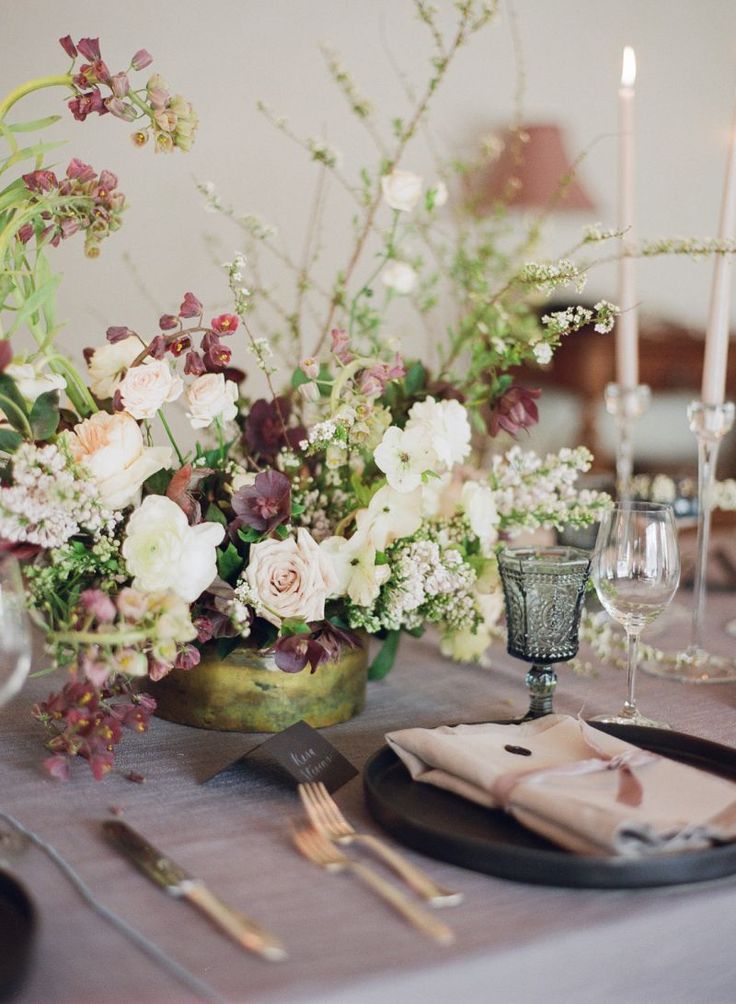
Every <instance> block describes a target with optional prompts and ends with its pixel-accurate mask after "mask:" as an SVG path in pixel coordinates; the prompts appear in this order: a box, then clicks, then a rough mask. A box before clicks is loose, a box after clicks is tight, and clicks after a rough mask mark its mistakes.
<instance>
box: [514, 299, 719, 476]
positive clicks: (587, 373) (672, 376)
mask: <svg viewBox="0 0 736 1004" xmlns="http://www.w3.org/2000/svg"><path fill="white" fill-rule="evenodd" d="M549 309H557V308H556V307H555V308H547V310H545V313H546V312H549ZM703 350H704V344H703V334H702V332H700V331H696V330H694V329H692V328H686V327H684V326H682V325H678V324H674V323H668V322H664V321H655V320H646V319H643V320H642V323H641V325H640V335H639V370H640V376H639V379H640V380H641V382H642V383H645V384H648V385H649V386H650V387H651V389H652V394H653V395H656V394H658V393H660V392H662V391H682V392H690V393H692V396H693V398H694V399H695V398H699V397H700V383H701V379H702V373H703ZM614 373H615V344H614V337H613V334H608V335H603V334H600V333H599V332H597V331H593V329H592V328H591V327H588V328H583V329H582V330H581V331H578V332H576V333H575V334H573V335H568V336H567V337H566V338H564V339H563V341H562V344H561V345H560V347H559V348H558V349H557V351H556V352H555V355H554V358H553V360H552V362H551V363H550V364H549V365H548V366H544V367H542V366H521V367H518V368H517V369H516V370H515V371H514V382H518V383H521V384H523V385H524V386H527V387H542V388H545V387H556V388H559V389H562V390H566V391H568V392H571V393H573V394H574V395H575V396H576V397H577V398H578V400H579V402H580V427H579V432H578V436H577V439H576V442H579V443H581V444H583V445H585V446H587V447H588V448H589V449H590V450H591V451H592V452H593V455H594V457H595V468H594V469H595V470H598V471H600V470H608V469H610V467H611V466H612V461H613V458H612V457H610V456H607V455H606V452H605V450H604V449H603V447H602V445H601V442H600V439H599V435H598V428H597V425H598V415H599V414H600V407H601V402H602V400H603V392H604V390H605V387H606V384H607V383H609V382H610V381H611V380H613V379H614ZM726 394H727V398H728V399H730V400H734V399H736V336H733V337H732V347H731V352H730V354H729V359H728V376H727V381H726ZM642 421H644V422H646V416H645V417H644V418H643V419H642ZM721 456H722V468H723V469H722V470H721V471H720V472H719V475H720V476H721V477H727V476H734V472H735V471H736V463H735V462H734V461H735V459H736V458H734V457H733V451H732V450H729V449H728V444H727V443H726V444H724V449H723V450H722V454H721Z"/></svg>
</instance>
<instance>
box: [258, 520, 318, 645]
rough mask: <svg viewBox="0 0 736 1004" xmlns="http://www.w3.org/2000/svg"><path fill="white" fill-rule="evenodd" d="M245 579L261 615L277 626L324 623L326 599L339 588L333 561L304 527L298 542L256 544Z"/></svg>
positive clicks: (291, 538) (289, 539)
mask: <svg viewBox="0 0 736 1004" xmlns="http://www.w3.org/2000/svg"><path fill="white" fill-rule="evenodd" d="M245 577H246V579H247V581H248V584H249V586H250V587H251V589H252V591H253V594H254V596H255V598H256V601H257V602H258V607H257V612H258V614H259V616H261V617H264V618H265V619H266V620H267V621H270V622H271V623H272V624H275V625H276V627H280V626H281V622H282V620H284V619H285V618H292V617H293V618H296V619H298V620H303V621H321V620H323V619H324V616H325V600H326V599H327V597H328V596H330V595H331V594H332V593H334V591H335V589H336V586H337V580H336V576H335V572H334V569H333V567H332V562H331V561H330V560H329V559H328V557H327V555H326V554H324V553H323V552H322V551H321V550H320V548H319V545H318V544H317V543H316V541H315V540H313V539H312V537H311V536H310V534H309V531H308V530H305V529H304V527H299V529H298V530H297V535H296V539H295V538H294V537H287V538H286V540H273V539H271V540H264V541H261V543H260V544H254V545H253V546H252V547H251V549H250V561H249V562H248V567H247V568H246V570H245Z"/></svg>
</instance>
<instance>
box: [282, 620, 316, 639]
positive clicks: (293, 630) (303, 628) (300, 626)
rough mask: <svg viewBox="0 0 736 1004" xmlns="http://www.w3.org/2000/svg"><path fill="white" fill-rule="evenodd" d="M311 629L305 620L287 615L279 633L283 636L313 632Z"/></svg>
mask: <svg viewBox="0 0 736 1004" xmlns="http://www.w3.org/2000/svg"><path fill="white" fill-rule="evenodd" d="M311 633H312V632H311V630H310V627H309V625H308V624H305V623H304V621H300V620H297V619H295V618H292V617H287V618H286V620H283V621H282V622H281V628H280V630H279V634H280V635H281V636H282V637H284V638H285V637H286V636H287V635H291V634H311Z"/></svg>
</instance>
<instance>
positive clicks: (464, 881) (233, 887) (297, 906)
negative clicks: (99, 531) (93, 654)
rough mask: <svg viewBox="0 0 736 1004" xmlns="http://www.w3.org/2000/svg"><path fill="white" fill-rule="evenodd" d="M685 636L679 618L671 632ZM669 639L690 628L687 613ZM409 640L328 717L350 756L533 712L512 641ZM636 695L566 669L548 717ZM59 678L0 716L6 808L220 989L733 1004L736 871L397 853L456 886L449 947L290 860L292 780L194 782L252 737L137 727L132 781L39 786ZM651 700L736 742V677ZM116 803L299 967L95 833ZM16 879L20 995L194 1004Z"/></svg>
mask: <svg viewBox="0 0 736 1004" xmlns="http://www.w3.org/2000/svg"><path fill="white" fill-rule="evenodd" d="M686 599H687V598H686ZM708 613H709V618H710V623H709V630H710V633H711V637H712V638H713V639H714V641H715V640H716V637H717V635H718V637H717V644H714V647H720V648H721V651H723V652H728V651H730V650H732V649H733V648H734V647H736V642H734V640H733V639H730V640H729V639H727V638H726V637H725V635H722V633H719V629H720V627H721V626H722V625H723V623H724V622H725V621H726V620H727V619H728V618H729V617H734V616H736V597H734V596H733V595H725V594H715V593H713V594H712V595H711V597H710V598H709V604H708ZM676 620H677V618H675V621H676ZM677 627H678V625H677V624H675V630H672V629H671V627H670V628H668V629H667V631H666V632H665V633H666V635H667V637H668V640H671V639H672V638H673V637H674V636H675V635H676V633H677ZM679 630H680V633H681V634H684V633H686V625H685V624H680V625H679ZM658 640H659V643H662V641H661V639H658ZM402 646H403V648H402V651H401V652H400V655H399V660H398V664H397V666H396V667H395V669H394V671H393V672H392V673H391V675H390V676H389V677H388V678H387V679H386V680H385V681H382V682H380V683H374V684H370V686H369V695H368V706H367V708H366V710H365V712H364V713H363V714H362V715H360V716H359V717H358V718H356V719H354V720H353V721H352V722H349V723H346V724H345V725H341V726H337V727H334V728H332V729H329V730H327V734H328V736H329V738H330V739H331V740H332V742H334V744H335V745H336V746H337V747H338V748H339V749H340V750H342V751H343V752H344V753H345V754H346V755H347V756H348V757H349V758H350V759H351V760H352V761H353V762H354V763H355V765H356V766H357V767H359V768H360V767H362V765H363V763H364V762H365V760H366V759H367V758H368V756H369V755H370V754H371V753H373V752H374V750H376V749H377V748H378V747H379V746H380V745H381V744H382V742H383V735H384V733H385V732H386V731H388V730H389V729H395V728H400V727H404V726H409V725H422V726H433V725H437V724H440V723H443V722H448V721H461V720H465V721H480V720H483V719H491V718H504V717H513V716H514V715H518V714H519V713H521V712H522V711H523V710H525V707H526V696H525V692H524V686H523V679H522V678H523V668H522V667H521V665H520V664H519V663H515V662H514V660H511V659H509V658H508V657H507V656H506V654H505V653H504V652H502V651H496V650H492V651H491V662H492V666H491V667H490V668H481V667H468V666H457V665H453V664H452V663H450V662H448V661H446V660H445V659H443V658H442V657H441V656H440V655H439V654H438V652H437V648H436V645H435V644H434V641H433V639H431V638H424V639H421V640H413V639H406V640H405V642H402ZM624 687H625V680H624V674H623V673H621V672H618V671H615V670H601V672H600V675H599V676H598V677H597V678H596V679H590V678H580V677H576V676H574V675H573V674H572V673H571V672H570V670H569V669H567V668H562V669H561V671H560V685H559V688H558V696H557V699H556V705H557V710H559V711H561V712H567V713H570V714H577V713H578V712H579V711H580V710H581V709H583V710H584V713H585V714H591V715H592V714H596V713H598V712H601V711H604V710H610V709H611V708H612V707H614V706H616V707H617V706H618V705H619V704H620V703H621V700H622V697H623V692H624ZM48 689H49V680H48V679H40V680H34V681H31V683H30V684H29V685H28V687H27V688H26V691H25V692H24V694H23V695H22V699H21V698H18V699H16V700H15V702H14V703H13V704H11V705H9V706H8V707H7V708H5V709H3V710H2V711H0V791H1V792H2V796H1V797H0V808H2V809H4V810H5V811H6V812H10V813H12V814H14V815H15V816H17V817H18V818H19V819H20V820H21V821H22V822H23V823H24V824H25V825H26V826H28V827H30V828H31V829H33V830H34V831H36V832H37V833H38V834H39V835H41V836H42V837H44V838H45V839H46V840H48V841H50V842H51V843H53V844H54V845H55V846H56V848H57V849H58V850H59V851H60V852H61V853H62V854H63V855H64V857H65V858H66V859H67V860H68V861H69V862H71V864H72V865H73V866H74V867H75V868H76V869H77V870H78V871H79V872H80V874H81V875H82V876H83V877H84V879H85V880H86V881H87V882H88V884H89V885H90V886H91V887H92V889H93V891H94V892H95V894H96V896H97V897H98V898H99V899H100V900H101V901H103V902H104V903H105V904H106V905H107V906H109V907H110V908H112V909H113V910H115V911H116V912H117V913H118V914H119V915H121V916H122V917H124V918H125V919H126V920H127V921H129V922H130V923H132V924H133V925H135V926H136V927H137V928H138V929H139V930H141V931H142V932H144V933H145V934H146V935H147V936H148V937H150V938H151V939H153V940H154V941H156V942H157V943H158V944H159V945H160V946H161V947H162V948H163V949H164V950H165V951H167V952H168V953H169V954H170V955H172V956H173V957H175V958H176V959H178V960H179V961H180V962H182V963H183V964H184V965H185V966H187V968H189V969H190V970H191V971H192V972H193V973H195V974H196V975H197V976H199V977H200V978H201V979H204V980H205V981H207V982H208V983H210V984H211V985H212V986H214V987H215V988H216V989H217V991H218V992H219V993H220V994H222V995H223V996H224V997H225V998H227V999H228V1000H233V1001H249V1002H250V1001H256V1002H264V1004H268V1002H270V1004H274V1002H278V1004H284V1002H291V1001H294V1002H317V1001H319V1002H321V1004H338V1002H340V1004H345V1002H347V1004H373V1002H376V1004H378V1002H379V1001H380V1002H382V1004H383V1002H386V1001H391V1002H395V1001H400V1002H419V1001H422V1002H438V1004H439V1002H443V1004H444V1002H450V1001H456V1000H462V1001H465V1002H489V1001H490V1002H494V1004H495V1002H498V1004H531V1002H537V1001H544V1002H545V1004H558V1002H559V1004H562V1002H566V1004H577V1002H580V1004H582V1002H585V1004H588V1002H590V1001H591V1000H593V1001H596V1002H608V1001H616V1002H618V1004H623V1002H626V1004H632V1002H633V1004H637V1002H642V1004H643V1002H647V1004H658V1002H661V1004H665V1002H667V1004H680V1002H682V1004H685V1002H687V1004H693V1002H696V1001H697V1002H707V1004H726V1002H730V1001H733V1000H734V998H735V997H736V986H735V985H734V962H733V952H734V947H733V946H734V944H735V943H736V879H733V880H732V879H725V880H721V881H718V882H713V883H709V884H708V885H707V886H692V887H673V888H668V889H652V890H646V889H645V890H634V891H597V890H571V889H556V888H552V887H532V886H524V885H521V884H517V883H513V882H508V881H504V880H501V879H496V878H493V877H490V876H485V875H479V874H475V873H473V872H470V871H466V870H463V869H460V868H456V867H454V866H451V865H448V864H444V863H441V862H435V861H432V860H430V859H427V858H423V857H421V856H420V855H418V854H416V853H414V852H411V851H407V855H408V856H409V857H410V858H411V859H412V860H415V861H416V862H417V863H420V864H421V865H423V866H424V867H425V868H426V870H427V871H429V872H430V873H431V874H432V875H433V876H434V877H435V878H437V879H438V880H439V881H440V882H442V883H444V884H446V885H448V886H452V887H455V888H458V889H460V890H461V891H462V892H463V893H464V894H465V903H464V904H463V905H462V906H460V907H457V908H455V909H452V910H446V911H444V912H443V913H442V916H443V918H444V919H446V920H447V921H448V922H449V923H450V924H451V925H452V926H453V927H454V929H455V931H456V932H457V944H456V945H454V946H453V947H451V948H447V949H443V948H439V947H438V946H436V945H434V944H432V943H430V942H425V941H424V940H423V939H422V938H421V937H420V936H418V935H417V934H415V933H414V932H413V931H412V930H411V929H409V928H408V927H407V926H405V925H404V923H403V922H402V921H401V920H399V919H396V918H395V917H394V915H393V914H392V913H390V912H389V911H388V910H387V909H386V908H385V907H384V906H383V905H382V904H381V903H380V902H379V901H377V900H375V901H374V900H373V899H372V897H371V896H370V894H369V893H368V892H367V891H365V890H364V889H363V888H362V887H361V886H359V885H358V883H357V882H354V881H353V880H352V879H350V878H348V877H342V876H339V877H333V876H328V875H326V874H325V873H323V872H322V871H320V870H318V869H317V868H316V867H315V866H313V865H311V864H310V863H308V862H306V861H305V860H303V859H302V858H301V857H299V856H298V855H297V853H296V852H295V851H294V850H293V848H292V847H291V844H290V837H289V832H290V826H291V825H292V823H293V821H294V820H298V819H300V818H301V812H300V807H299V803H298V799H297V796H296V794H295V793H294V792H293V791H289V790H288V789H286V788H280V787H278V786H275V785H274V784H273V783H269V782H267V781H265V780H263V779H259V778H256V777H251V778H249V779H248V780H247V781H245V782H243V783H242V784H238V785H235V786H227V787H215V788H213V787H211V786H207V787H202V786H200V784H199V783H198V782H199V779H200V778H202V777H204V776H206V775H207V774H208V773H210V772H212V771H213V770H215V769H216V768H217V767H218V766H220V765H222V764H224V763H225V762H227V761H228V760H229V759H234V758H236V757H237V756H238V755H239V754H241V753H242V752H244V751H245V750H247V749H248V748H249V747H251V746H252V745H253V744H254V742H255V741H257V738H256V739H254V737H251V736H244V735H237V734H232V733H214V732H204V731H199V730H195V729H188V728H185V727H181V726H176V725H171V724H169V723H166V722H160V721H155V722H154V724H153V727H152V729H151V731H150V732H149V733H148V734H147V735H145V736H135V735H133V734H131V735H130V736H129V737H127V738H126V740H125V741H124V743H123V744H122V747H121V750H120V754H119V768H120V772H119V773H115V774H113V775H111V776H109V777H108V778H107V779H105V780H104V781H102V782H95V781H94V780H93V779H92V777H91V775H90V774H89V772H88V770H87V768H86V765H81V764H80V765H77V767H76V769H75V771H74V780H73V781H72V782H70V783H68V784H60V783H58V782H55V781H53V780H51V779H49V778H46V777H45V776H44V775H43V774H42V773H41V770H40V768H39V761H40V758H41V756H42V753H43V751H42V749H41V746H40V737H41V734H40V731H39V727H38V726H37V725H36V724H35V723H34V722H32V721H31V720H30V716H29V715H28V713H27V711H28V706H29V704H30V703H31V701H32V700H33V699H38V698H39V697H42V696H45V693H46V692H47V690H48ZM640 700H641V704H642V707H643V709H644V710H645V711H649V712H651V713H655V714H656V715H657V716H658V717H661V718H663V719H665V720H668V721H670V722H671V723H672V725H673V726H675V727H677V728H679V729H681V730H683V731H689V732H692V733H695V734H698V735H702V736H705V737H707V738H710V739H714V740H716V741H719V742H724V743H727V744H735V743H736V685H719V686H712V685H709V686H701V687H697V686H688V685H683V684H676V683H672V682H669V681H662V680H659V679H654V678H652V677H647V676H642V678H641V686H640ZM128 771H136V772H139V773H141V774H143V775H145V777H146V781H145V783H143V784H134V783H131V782H130V781H128V780H126V779H125V777H124V773H125V772H128ZM338 801H339V803H340V805H341V807H342V808H343V809H344V811H345V812H346V814H347V815H348V816H349V818H351V819H352V821H353V822H354V823H356V824H359V825H360V826H361V827H364V828H366V829H375V825H374V824H373V823H372V821H371V819H370V818H369V817H368V815H367V813H366V810H365V807H364V804H363V797H362V787H361V781H360V779H359V778H356V779H355V780H353V781H352V782H350V784H348V785H347V786H345V787H344V788H343V789H341V790H340V792H338ZM113 806H115V807H117V808H118V810H122V812H123V816H122V818H124V819H125V820H127V821H128V822H130V823H131V824H132V825H134V826H136V827H137V828H139V829H140V830H141V831H142V832H143V833H144V834H145V835H146V836H147V837H148V838H149V839H150V840H152V841H153V842H154V843H156V844H158V845H159V846H160V847H161V848H162V849H165V850H166V851H167V852H169V853H170V854H171V856H172V857H173V858H174V859H175V860H177V861H178V862H179V863H180V864H181V865H182V866H183V867H185V868H187V869H188V870H189V871H190V872H191V873H192V874H195V875H197V876H199V877H201V878H203V879H205V880H206V881H207V883H208V884H209V886H210V887H211V888H212V889H213V891H215V892H217V893H219V894H221V895H222V896H223V898H226V899H227V900H228V901H229V902H230V903H231V904H232V905H234V906H238V907H240V908H241V909H242V910H244V911H246V912H248V913H249V914H251V915H252V916H254V917H256V918H258V919H259V920H260V921H261V922H262V923H263V924H265V925H267V926H268V927H270V928H272V929H273V930H274V931H276V932H277V933H279V934H280V935H281V937H283V939H284V940H285V942H286V943H287V946H288V947H289V950H290V958H289V960H288V961H287V962H285V963H283V964H272V963H267V962H263V961H262V960H260V959H258V958H256V957H253V956H250V955H246V954H245V953H242V952H240V951H239V950H238V949H237V947H236V946H234V945H231V944H230V943H229V942H228V941H227V940H226V939H225V938H223V937H222V936H221V935H220V934H218V933H217V932H216V931H215V930H214V929H212V928H210V927H209V925H208V924H207V922H206V921H205V920H204V919H202V918H200V916H199V915H198V914H197V913H196V912H195V911H193V910H192V909H191V908H190V907H188V906H187V905H186V904H183V903H178V902H176V901H174V900H171V899H169V898H168V897H166V896H165V895H164V894H163V893H162V892H160V891H159V890H157V889H156V888H155V887H154V886H152V885H151V884H150V883H149V882H148V881H147V880H146V879H145V878H143V877H142V876H140V875H139V874H138V873H137V872H136V871H134V870H133V869H132V867H131V866H130V865H129V864H128V862H127V861H125V860H124V859H123V858H122V857H120V856H119V855H118V854H117V853H116V852H115V851H113V850H112V849H110V848H108V846H107V845H106V844H105V843H103V841H102V839H101V837H100V821H101V820H102V819H103V818H105V817H107V816H109V811H110V809H111V807H113ZM16 870H17V873H18V875H19V876H20V878H21V880H22V881H24V882H25V884H26V885H27V887H28V888H29V890H30V891H31V893H32V895H33V896H34V898H35V900H36V902H37V904H38V906H39V908H40V911H41V914H42V929H41V935H40V943H39V950H38V959H37V965H36V967H35V969H34V971H33V974H32V976H31V978H30V980H29V982H28V984H27V987H26V990H25V993H24V994H23V996H22V997H21V998H20V1001H21V1002H27V1004H46V1002H51V1001H54V1002H62V1001H63V1002H70V1004H71V1002H74V1004H84V1002H90V1004H92V1002H95V1004H104V1002H113V1001H114V1002H116V1004H121V1002H133V1001H135V1002H137V1004H143V1002H154V1001H155V1002H157V1004H160V1002H164V1001H176V1002H190V1001H192V1000H194V999H195V998H194V997H192V996H191V995H190V994H188V992H187V991H186V990H185V989H182V987H181V985H180V984H178V983H177V982H176V981H174V980H173V979H172V978H171V977H170V976H169V974H168V973H167V972H165V971H162V970H161V969H160V968H158V967H157V966H156V965H154V964H153V963H152V962H151V961H150V960H149V959H148V958H146V957H145V956H144V955H142V954H141V953H140V951H138V950H137V949H136V948H135V947H134V946H133V945H131V944H130V943H129V942H127V941H126V940H125V939H124V938H122V937H121V935H120V934H119V933H118V932H117V931H116V930H114V929H113V928H111V927H109V926H108V925H106V924H105V923H103V922H102V921H100V920H99V918H97V917H96V916H95V915H94V914H93V913H92V912H91V911H90V909H89V908H88V907H87V906H86V905H85V904H84V903H82V902H81V900H80V899H79V898H78V897H77V895H76V893H75V892H74V891H73V890H72V889H71V887H70V886H69V885H68V884H67V882H66V881H65V879H64V878H63V877H62V876H61V875H60V874H59V872H58V871H57V870H56V869H55V868H54V866H53V865H52V864H51V863H50V862H49V861H48V860H47V859H46V857H45V856H44V855H43V854H42V853H41V852H40V851H38V850H36V849H35V848H32V849H30V850H29V851H28V852H27V853H26V854H25V855H24V856H23V857H21V858H20V859H19V860H18V861H17V863H16Z"/></svg>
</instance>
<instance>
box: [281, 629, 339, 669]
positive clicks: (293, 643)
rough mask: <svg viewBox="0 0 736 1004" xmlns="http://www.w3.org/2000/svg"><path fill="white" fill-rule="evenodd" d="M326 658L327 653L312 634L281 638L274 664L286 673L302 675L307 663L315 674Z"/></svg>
mask: <svg viewBox="0 0 736 1004" xmlns="http://www.w3.org/2000/svg"><path fill="white" fill-rule="evenodd" d="M326 658H327V652H326V651H325V649H324V648H322V646H321V645H320V643H319V642H318V641H315V639H314V637H313V636H312V635H311V634H292V635H289V636H288V637H286V638H279V639H278V640H277V642H276V645H275V646H274V662H275V663H276V665H277V666H278V667H279V669H280V670H282V671H283V672H284V673H301V671H302V670H303V669H304V667H305V666H306V665H307V663H309V666H310V671H311V672H312V673H314V671H315V670H316V669H317V667H318V666H319V664H320V663H321V662H324V661H325V659H326Z"/></svg>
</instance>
